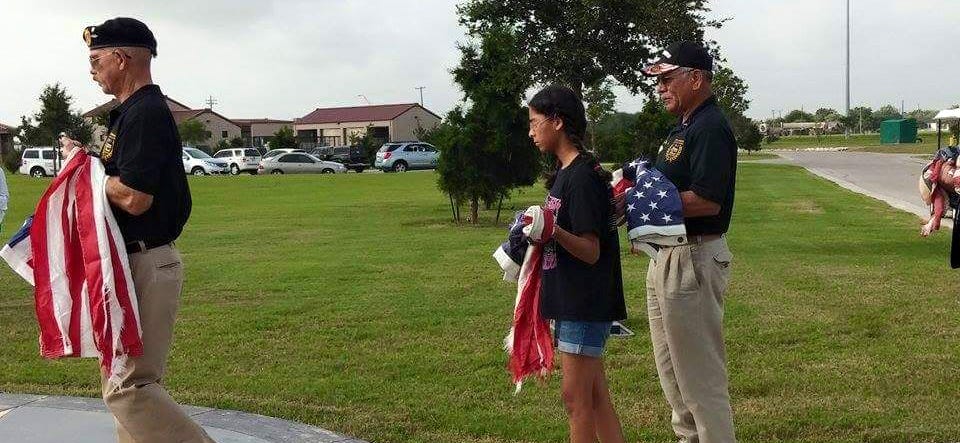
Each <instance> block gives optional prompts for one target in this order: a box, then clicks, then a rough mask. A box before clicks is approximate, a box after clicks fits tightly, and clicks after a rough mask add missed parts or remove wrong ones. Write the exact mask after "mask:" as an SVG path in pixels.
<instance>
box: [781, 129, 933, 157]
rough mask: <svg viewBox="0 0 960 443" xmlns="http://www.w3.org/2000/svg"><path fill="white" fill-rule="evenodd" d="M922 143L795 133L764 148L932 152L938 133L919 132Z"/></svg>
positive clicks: (875, 135) (890, 152)
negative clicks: (886, 141)
mask: <svg viewBox="0 0 960 443" xmlns="http://www.w3.org/2000/svg"><path fill="white" fill-rule="evenodd" d="M918 137H920V138H921V139H922V140H923V141H922V142H921V143H903V144H895V145H881V144H880V134H879V133H878V134H852V135H850V137H849V138H846V137H845V136H844V135H843V134H829V135H822V136H819V137H818V136H812V135H793V136H786V137H780V138H779V139H778V140H777V141H775V142H773V143H770V144H764V145H763V149H811V148H836V147H847V148H850V149H851V150H857V151H863V152H880V153H889V154H931V153H933V152H934V151H936V150H937V133H936V132H933V133H931V132H921V133H919V134H918ZM949 138H950V135H949V134H946V133H945V134H944V138H943V143H944V145H946V143H947V141H948V140H949Z"/></svg>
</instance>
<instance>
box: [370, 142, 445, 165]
mask: <svg viewBox="0 0 960 443" xmlns="http://www.w3.org/2000/svg"><path fill="white" fill-rule="evenodd" d="M439 158H440V152H439V151H437V148H435V147H433V145H431V144H429V143H423V142H392V143H386V144H384V145H383V146H381V147H380V150H379V151H377V160H376V162H375V163H374V167H376V168H378V169H381V170H383V171H384V172H406V171H408V170H411V169H434V168H436V167H437V160H438V159H439Z"/></svg>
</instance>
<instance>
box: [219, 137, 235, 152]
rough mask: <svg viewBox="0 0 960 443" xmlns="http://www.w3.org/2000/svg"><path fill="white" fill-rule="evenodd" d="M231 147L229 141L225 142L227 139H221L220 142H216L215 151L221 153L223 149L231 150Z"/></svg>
mask: <svg viewBox="0 0 960 443" xmlns="http://www.w3.org/2000/svg"><path fill="white" fill-rule="evenodd" d="M232 147H233V145H232V144H231V143H230V141H229V140H227V139H225V138H221V139H220V141H218V142H217V149H216V151H222V150H224V149H230V148H232Z"/></svg>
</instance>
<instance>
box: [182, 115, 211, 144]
mask: <svg viewBox="0 0 960 443" xmlns="http://www.w3.org/2000/svg"><path fill="white" fill-rule="evenodd" d="M177 132H179V133H180V141H181V142H183V143H186V144H187V146H198V145H202V144H203V143H205V142H206V141H207V140H210V137H212V136H213V133H211V132H210V131H208V130H207V127H206V126H204V125H203V123H202V122H200V121H199V120H194V119H190V120H184V121H183V122H181V123H180V124H179V125H177Z"/></svg>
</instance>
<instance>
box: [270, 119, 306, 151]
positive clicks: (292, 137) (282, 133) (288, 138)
mask: <svg viewBox="0 0 960 443" xmlns="http://www.w3.org/2000/svg"><path fill="white" fill-rule="evenodd" d="M298 145H299V144H298V143H297V136H296V134H294V133H293V129H292V128H291V127H290V126H287V125H284V126H283V127H281V128H280V129H278V130H277V132H275V133H274V134H273V139H271V140H270V143H269V146H270V149H296V148H297V146H298Z"/></svg>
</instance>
